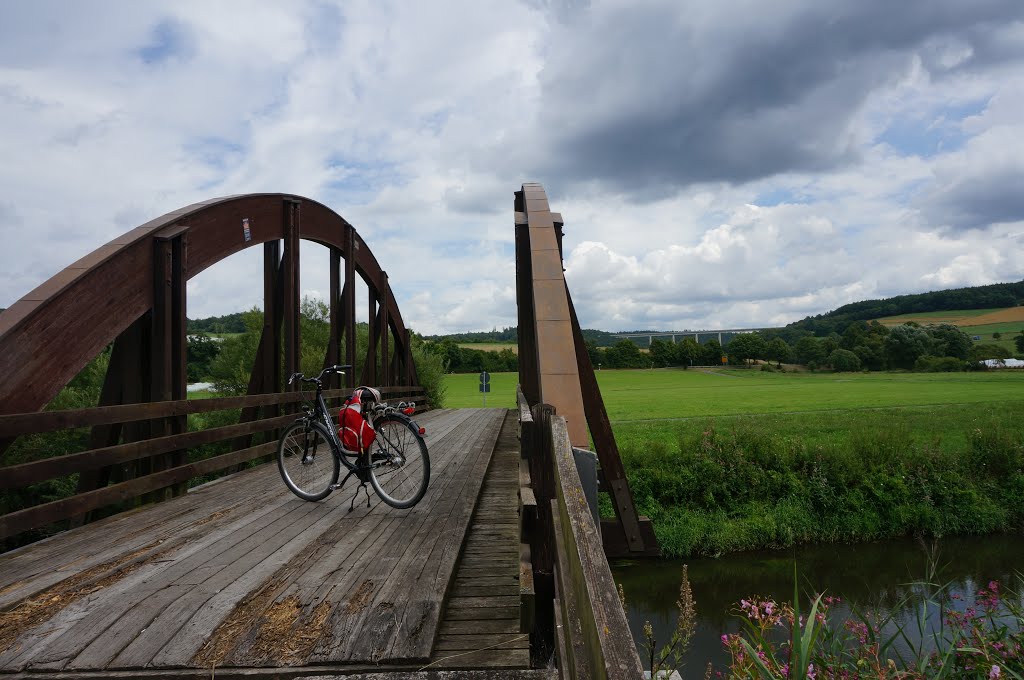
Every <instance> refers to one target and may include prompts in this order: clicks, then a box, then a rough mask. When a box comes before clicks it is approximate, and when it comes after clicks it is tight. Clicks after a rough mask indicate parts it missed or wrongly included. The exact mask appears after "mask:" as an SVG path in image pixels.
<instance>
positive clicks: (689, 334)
mask: <svg viewBox="0 0 1024 680" xmlns="http://www.w3.org/2000/svg"><path fill="white" fill-rule="evenodd" d="M767 330H771V329H768V328H728V329H722V330H706V331H666V332H664V333H613V335H614V336H615V337H617V338H622V339H624V340H632V341H633V342H636V341H637V340H643V339H644V338H647V347H650V345H651V343H652V342H654V338H658V339H659V340H665V339H668V340H670V341H671V342H672V344H675V343H676V339H677V338H693V339H694V340H696V341H697V343H698V344H700V343H701V339H702V338H703V342H709V341H710V340H712V339H717V340H718V344H720V345H722V344H725V343H724V342H723V340H725V341H728V339H729V338H731V337H732V336H734V335H739V334H741V333H755V332H758V331H767ZM638 344H639V343H638Z"/></svg>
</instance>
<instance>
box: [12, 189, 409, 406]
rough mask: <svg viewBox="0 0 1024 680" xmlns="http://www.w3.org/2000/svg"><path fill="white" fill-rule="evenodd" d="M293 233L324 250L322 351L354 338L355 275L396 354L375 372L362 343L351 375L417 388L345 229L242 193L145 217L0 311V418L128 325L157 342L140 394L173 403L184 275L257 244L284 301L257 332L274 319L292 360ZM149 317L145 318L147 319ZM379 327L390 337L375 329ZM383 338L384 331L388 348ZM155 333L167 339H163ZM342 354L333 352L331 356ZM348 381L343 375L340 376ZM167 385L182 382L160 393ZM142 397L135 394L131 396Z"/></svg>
mask: <svg viewBox="0 0 1024 680" xmlns="http://www.w3.org/2000/svg"><path fill="white" fill-rule="evenodd" d="M300 239H306V240H311V241H314V242H317V243H320V244H322V245H324V246H327V247H328V248H330V251H331V303H330V304H331V322H332V323H331V325H332V329H331V347H329V352H328V354H329V355H330V353H331V352H333V353H334V354H335V355H337V353H338V347H339V333H340V331H342V330H346V329H347V331H348V335H347V337H352V335H351V334H352V333H353V330H352V327H353V326H354V323H355V322H354V316H355V307H354V304H355V303H354V275H355V274H359V276H360V277H361V278H362V279H363V281H365V283H366V285H367V287H368V290H369V297H370V300H369V307H370V324H371V339H372V338H374V337H375V336H379V338H380V356H381V357H389V356H393V357H394V359H393V361H390V362H389V361H387V360H382V361H381V362H380V371H379V374H378V371H377V362H376V359H377V355H376V346H375V345H376V343H375V342H371V343H370V348H369V349H370V351H369V352H368V357H367V366H368V367H369V368H368V369H367V368H366V367H364V373H363V375H362V376H361V377H362V378H363V379H364V380H365V381H367V382H370V383H373V384H382V385H394V384H398V383H397V382H396V380H400V379H404V380H405V381H406V384H408V385H415V384H417V383H418V381H417V380H416V375H415V368H414V366H413V364H412V359H411V353H410V347H409V334H408V332H407V330H406V328H405V324H404V322H403V320H402V315H401V312H400V311H399V309H398V305H397V304H396V302H395V300H394V298H393V297H392V295H391V292H390V287H389V286H388V280H387V274H386V273H385V272H384V271H383V270H382V269H381V267H380V264H379V263H378V262H377V259H376V258H375V257H374V255H373V253H372V252H371V251H370V249H369V247H367V245H366V243H365V242H364V241H363V239H362V238H361V237H360V236H359V234H358V233H356V230H355V228H354V227H352V225H351V224H349V223H348V222H347V221H346V220H345V219H344V218H342V217H341V216H340V215H338V214H337V213H335V212H334V211H333V210H331V209H330V208H328V207H326V206H324V205H322V204H320V203H318V202H316V201H313V200H310V199H308V198H303V197H300V196H294V195H288V194H247V195H240V196H230V197H225V198H216V199H212V200H208V201H203V202H200V203H195V204H193V205H189V206H186V207H184V208H181V209H179V210H175V211H173V212H170V213H167V214H166V215H163V216H162V217H158V218H156V219H154V220H151V221H149V222H147V223H146V224H143V225H142V226H139V227H137V228H135V229H133V230H131V231H129V232H127V233H126V234H124V235H122V236H120V237H118V238H116V239H114V240H113V241H111V242H110V243H107V244H106V245H104V246H102V247H100V248H98V249H97V250H95V251H93V252H92V253H90V254H89V255H86V256H85V257H83V258H82V259H80V260H79V261H77V262H75V263H74V264H72V265H71V266H69V267H67V268H66V269H64V270H63V271H61V272H60V273H58V274H57V275H55V276H54V277H52V278H51V279H49V280H48V281H46V282H45V283H43V284H42V285H40V286H39V287H38V288H36V289H35V290H33V291H32V292H31V293H29V294H28V295H26V296H24V297H23V298H22V299H20V300H19V301H18V302H16V303H15V304H14V305H12V306H11V307H10V308H9V309H7V310H6V311H5V312H3V313H2V314H0V376H3V379H2V380H0V413H25V412H30V411H35V410H39V409H41V408H43V407H44V406H45V405H46V404H47V403H48V402H49V401H50V400H51V399H53V397H54V396H55V395H56V394H57V393H58V392H59V391H60V389H61V388H62V387H64V386H65V385H66V384H67V383H68V382H69V381H70V380H71V379H72V378H73V377H74V376H75V375H76V374H77V373H78V372H79V371H80V370H81V369H82V368H83V367H84V366H85V365H86V364H87V363H88V362H89V361H90V360H91V359H92V358H93V357H95V356H96V355H97V354H98V353H99V352H100V351H101V350H102V349H103V348H104V347H106V346H107V345H108V344H110V343H111V342H113V341H115V340H116V339H118V338H119V337H122V336H123V334H125V333H126V332H128V331H129V329H131V328H133V326H138V327H139V333H141V337H143V338H144V339H145V340H147V341H148V342H149V344H151V345H152V346H153V347H155V348H156V349H155V350H154V351H155V352H156V355H155V357H154V358H151V359H150V361H151V365H152V370H153V372H154V374H156V373H160V372H161V371H163V373H164V376H163V378H164V379H162V380H161V379H158V378H155V379H153V381H155V383H159V384H160V385H161V386H162V387H157V388H153V389H151V390H149V391H150V393H151V394H152V393H153V392H157V393H159V392H160V391H161V389H163V391H165V392H167V393H168V394H167V396H165V397H163V398H175V395H174V393H175V392H179V391H181V392H183V390H184V342H185V341H184V332H185V331H184V323H185V299H184V297H185V281H187V280H188V279H190V278H192V277H193V276H195V275H196V274H198V273H199V272H201V271H203V270H204V269H206V268H207V267H209V266H211V265H213V264H215V263H217V262H219V261H221V260H223V259H225V258H226V257H229V256H231V255H233V254H235V253H237V252H240V251H242V250H244V249H246V248H250V247H252V246H256V245H261V244H262V245H263V246H264V253H265V268H264V269H265V275H266V277H267V278H274V277H278V279H279V280H278V283H277V288H276V295H277V297H278V298H279V299H280V298H282V297H283V298H284V299H283V300H282V303H283V309H279V310H278V311H277V313H276V317H275V319H273V320H271V319H269V318H268V319H267V320H266V325H265V330H266V327H267V326H272V325H279V320H280V319H282V318H283V323H284V326H285V331H284V335H285V337H284V341H285V342H284V344H285V354H286V359H285V366H286V370H287V368H288V367H289V366H297V356H298V342H299V337H298V322H297V319H298V274H299V268H298V249H299V246H298V244H299V241H300ZM282 241H283V242H284V254H283V257H282V256H281V254H280V244H281V242H282ZM342 258H344V260H345V263H344V269H345V271H344V280H345V282H346V283H347V285H346V286H345V288H344V289H343V288H342V286H341V261H340V260H341V259H342ZM282 278H283V285H282V281H281V280H280V279H282ZM282 288H283V289H284V292H283V295H282V290H281V289H282ZM265 292H266V295H267V299H268V300H269V299H272V296H274V294H275V287H274V285H272V284H271V282H267V281H265ZM147 316H148V317H150V318H149V319H148V320H145V319H144V317H147ZM267 316H271V315H270V314H268V315H267ZM140 321H145V323H141V324H140ZM342 324H344V326H345V328H342ZM381 328H384V329H387V330H390V333H387V332H380V329H381ZM147 334H148V335H147ZM265 335H266V333H265ZM389 335H393V338H394V345H393V346H392V348H391V350H390V352H389V340H390V338H389ZM164 338H169V339H170V340H169V342H170V343H171V344H175V346H174V347H167V346H161V341H162V340H163V339H164ZM163 344H164V345H166V344H167V343H163ZM353 345H354V343H352V342H349V343H348V346H349V352H348V355H349V357H350V358H351V357H354V356H355V355H354V348H353ZM289 353H291V358H289ZM327 359H331V357H330V356H328V357H327ZM341 359H342V357H340V356H335V357H334V360H335V361H337V362H338V363H341V361H340V360H341ZM257 362H259V358H258V359H257ZM161 363H163V364H167V365H161ZM267 363H268V364H269V363H271V362H269V361H268V362H267ZM349 363H351V361H350V362H349ZM357 377H358V376H356V375H350V377H349V379H350V381H355V380H356V378H357ZM172 384H173V385H174V386H175V387H177V388H180V389H169V387H170V386H171V385H172ZM250 391H252V388H250ZM264 391H270V390H264ZM152 398H153V397H152V396H150V397H149V398H148V399H147V398H146V396H142V398H141V399H140V400H150V399H152ZM157 398H158V399H159V398H160V397H159V396H158V397H157Z"/></svg>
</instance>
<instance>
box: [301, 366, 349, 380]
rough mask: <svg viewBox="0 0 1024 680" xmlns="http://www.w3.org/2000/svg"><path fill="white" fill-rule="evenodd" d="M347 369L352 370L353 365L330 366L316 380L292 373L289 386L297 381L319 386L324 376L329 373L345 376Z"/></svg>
mask: <svg viewBox="0 0 1024 680" xmlns="http://www.w3.org/2000/svg"><path fill="white" fill-rule="evenodd" d="M346 368H352V365H351V364H344V365H342V364H335V365H334V366H328V367H327V368H325V369H324V370H322V371H320V375H318V376H317V377H315V378H307V377H306V376H304V375H302V374H301V373H292V374H291V376H289V378H288V384H289V385H291V384H292V383H293V382H295V381H296V380H301V381H302V382H308V383H316V384H317V385H319V384H320V382H321V381H322V380H323V378H324V376H325V375H326V374H328V373H338V374H339V375H345V369H346Z"/></svg>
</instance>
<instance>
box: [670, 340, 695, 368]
mask: <svg viewBox="0 0 1024 680" xmlns="http://www.w3.org/2000/svg"><path fill="white" fill-rule="evenodd" d="M675 349H676V363H679V364H682V365H683V366H692V365H693V364H694V363H695V362H696V361H697V359H699V358H700V353H701V349H700V345H698V344H697V341H696V340H694V339H693V338H691V337H685V338H683V341H682V342H680V343H678V344H676V348H675Z"/></svg>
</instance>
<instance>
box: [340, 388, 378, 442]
mask: <svg viewBox="0 0 1024 680" xmlns="http://www.w3.org/2000/svg"><path fill="white" fill-rule="evenodd" d="M338 424H339V425H341V427H340V428H339V429H338V436H339V437H340V438H341V445H342V446H344V447H345V448H346V449H347V450H349V451H354V452H357V453H359V452H362V451H365V450H366V448H367V447H368V446H370V444H371V443H372V442H373V438H374V437H375V436H376V435H377V433H376V432H374V431H373V428H372V427H370V424H369V423H368V422H366V419H365V418H363V407H362V404H361V403H360V399H359V394H358V392H357V393H356V394H353V395H352V396H351V397H349V398H348V399H347V400H346V401H345V405H344V406H343V407H342V408H341V411H340V412H339V413H338Z"/></svg>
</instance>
